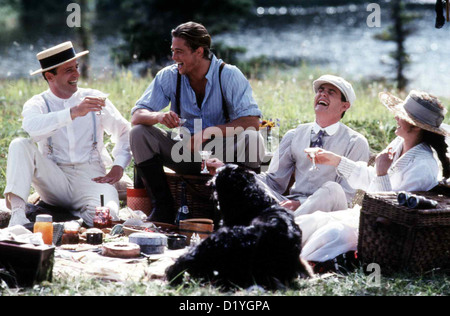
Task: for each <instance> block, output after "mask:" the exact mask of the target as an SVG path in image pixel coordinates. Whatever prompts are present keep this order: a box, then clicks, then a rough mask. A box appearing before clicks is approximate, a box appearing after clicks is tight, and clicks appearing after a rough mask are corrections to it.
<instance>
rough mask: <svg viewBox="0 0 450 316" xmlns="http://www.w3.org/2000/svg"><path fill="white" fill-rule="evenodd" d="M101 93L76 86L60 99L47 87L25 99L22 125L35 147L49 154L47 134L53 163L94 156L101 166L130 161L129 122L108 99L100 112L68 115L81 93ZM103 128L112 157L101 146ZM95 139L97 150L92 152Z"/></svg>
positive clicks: (81, 159)
mask: <svg viewBox="0 0 450 316" xmlns="http://www.w3.org/2000/svg"><path fill="white" fill-rule="evenodd" d="M101 95H104V94H103V93H101V92H100V91H98V90H94V89H82V88H79V89H78V91H77V92H76V93H74V94H73V95H72V96H71V97H70V98H68V99H61V98H58V97H57V96H55V95H54V94H53V93H52V92H51V91H50V90H47V91H45V92H43V93H41V94H39V95H35V96H33V97H32V98H31V99H30V100H28V101H27V102H26V103H25V105H24V107H23V111H22V116H23V122H22V127H23V129H24V130H25V131H26V132H27V133H28V134H29V135H30V137H31V138H32V139H33V140H34V141H35V142H37V144H38V147H39V151H40V152H41V153H42V154H44V155H50V154H51V150H50V148H49V143H48V138H49V137H51V140H52V142H51V143H52V147H53V153H52V156H53V157H52V158H53V159H54V160H55V161H56V162H57V163H60V164H80V163H86V162H89V161H91V160H92V159H94V160H99V161H102V162H103V163H104V164H105V166H110V165H112V164H114V165H118V166H121V167H122V168H124V169H125V168H126V167H127V166H128V164H129V163H130V161H131V151H130V145H129V132H130V129H131V126H130V123H129V122H128V121H127V120H126V119H125V118H124V117H123V116H122V115H121V114H120V112H119V111H118V110H117V109H116V108H115V106H114V105H113V104H112V103H111V101H110V100H109V99H107V100H106V106H105V108H103V110H102V114H101V115H97V114H94V115H92V114H91V113H88V114H87V115H85V116H83V117H77V118H75V119H74V120H72V118H71V115H70V108H72V107H74V106H77V105H78V104H80V103H81V101H82V100H83V99H84V98H85V97H87V96H101ZM44 97H45V100H47V103H48V106H49V107H50V112H49V111H48V108H47V105H46V102H45V100H44ZM94 120H95V125H94ZM104 132H106V133H108V134H109V135H111V140H112V142H113V143H115V146H114V148H113V150H112V152H111V153H112V156H113V157H114V161H112V159H111V156H110V155H109V154H108V152H107V150H106V148H105V145H104V142H103V137H104ZM94 133H95V136H94ZM95 140H97V151H98V152H97V153H95V152H93V143H94V141H95Z"/></svg>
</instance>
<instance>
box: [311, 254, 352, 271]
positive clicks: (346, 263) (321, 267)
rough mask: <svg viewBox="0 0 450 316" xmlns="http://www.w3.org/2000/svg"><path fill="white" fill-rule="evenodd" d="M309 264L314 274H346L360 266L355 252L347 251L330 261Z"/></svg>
mask: <svg viewBox="0 0 450 316" xmlns="http://www.w3.org/2000/svg"><path fill="white" fill-rule="evenodd" d="M309 264H310V265H311V267H312V268H313V271H314V273H317V274H323V273H328V272H334V273H340V274H348V273H350V272H352V271H354V270H355V269H356V268H357V267H358V266H359V265H360V261H359V259H358V253H357V252H356V251H349V252H346V253H343V254H341V255H339V256H337V257H336V258H333V259H331V260H327V261H324V262H315V261H310V262H309Z"/></svg>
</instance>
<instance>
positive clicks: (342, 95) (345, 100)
mask: <svg viewBox="0 0 450 316" xmlns="http://www.w3.org/2000/svg"><path fill="white" fill-rule="evenodd" d="M339 91H340V92H341V101H342V102H348V101H347V98H346V97H345V94H344V93H343V92H342V91H341V90H339ZM345 112H347V111H344V112H342V115H341V118H344V116H345Z"/></svg>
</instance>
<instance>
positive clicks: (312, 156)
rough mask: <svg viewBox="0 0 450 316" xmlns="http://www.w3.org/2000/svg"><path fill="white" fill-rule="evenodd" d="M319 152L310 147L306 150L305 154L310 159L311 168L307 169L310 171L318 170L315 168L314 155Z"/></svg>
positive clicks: (316, 148)
mask: <svg viewBox="0 0 450 316" xmlns="http://www.w3.org/2000/svg"><path fill="white" fill-rule="evenodd" d="M319 150H320V148H319V147H312V148H306V149H305V153H307V154H308V155H309V157H311V159H312V163H313V165H312V167H311V168H310V169H309V170H310V171H316V170H319V168H318V167H317V166H316V154H317V152H318V151H319Z"/></svg>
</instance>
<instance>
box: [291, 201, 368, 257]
mask: <svg viewBox="0 0 450 316" xmlns="http://www.w3.org/2000/svg"><path fill="white" fill-rule="evenodd" d="M360 209H361V207H360V206H359V205H356V206H355V207H354V208H352V209H347V210H343V211H337V212H331V213H325V212H315V213H313V214H308V215H301V216H298V217H296V218H295V222H296V223H297V225H298V226H299V227H300V229H301V230H302V253H301V254H300V257H301V258H302V259H304V260H307V261H317V262H324V261H327V260H331V259H333V258H336V257H337V256H338V255H340V254H343V253H346V252H348V251H352V250H353V251H355V250H357V248H358V234H359V232H358V229H359V215H360Z"/></svg>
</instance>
